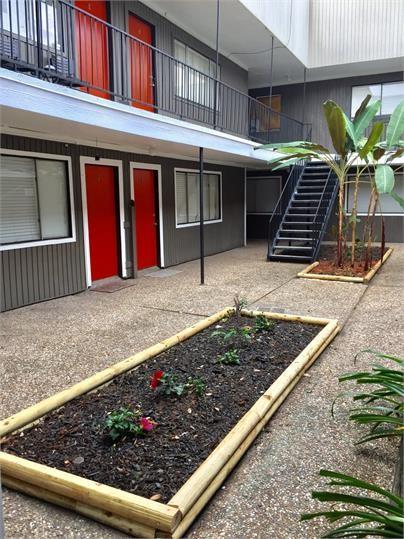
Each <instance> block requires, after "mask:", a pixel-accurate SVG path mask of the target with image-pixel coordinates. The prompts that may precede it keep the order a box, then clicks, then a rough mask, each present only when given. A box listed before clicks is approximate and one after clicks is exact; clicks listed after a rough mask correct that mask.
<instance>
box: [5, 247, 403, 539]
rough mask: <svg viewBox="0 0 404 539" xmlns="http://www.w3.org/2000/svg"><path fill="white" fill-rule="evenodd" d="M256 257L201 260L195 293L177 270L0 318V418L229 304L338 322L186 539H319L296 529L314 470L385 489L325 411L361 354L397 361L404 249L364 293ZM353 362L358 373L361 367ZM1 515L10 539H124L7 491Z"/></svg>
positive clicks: (185, 272)
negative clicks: (378, 353)
mask: <svg viewBox="0 0 404 539" xmlns="http://www.w3.org/2000/svg"><path fill="white" fill-rule="evenodd" d="M265 256H266V246H265V244H263V243H260V242H257V243H253V244H251V245H249V246H248V247H247V248H244V249H235V250H233V251H229V252H227V253H222V254H219V255H215V256H212V257H209V258H208V259H207V261H206V274H207V278H206V282H207V285H206V286H203V287H201V286H199V285H198V282H199V273H198V271H199V266H198V262H197V261H194V262H189V263H186V264H182V265H180V266H178V267H176V268H175V269H176V270H178V273H175V274H173V275H171V276H169V277H164V278H157V277H150V276H146V275H143V276H142V277H140V278H139V279H138V280H137V281H136V283H135V284H134V286H131V287H129V288H126V289H123V290H120V291H118V292H115V293H113V294H106V293H95V292H91V291H87V292H84V293H81V294H78V295H76V296H70V297H66V298H61V299H58V300H54V301H50V302H46V303H42V304H37V305H33V306H30V307H26V308H23V309H19V310H16V311H11V312H8V313H3V315H2V316H1V334H2V337H3V338H2V343H3V344H2V346H1V354H2V356H3V365H4V367H3V376H2V384H1V386H2V387H1V389H2V399H1V407H2V411H1V416H2V417H4V416H6V415H9V414H10V413H13V412H15V411H18V410H20V409H21V408H23V407H26V406H28V405H29V404H32V403H35V402H37V401H38V400H40V399H42V398H44V397H46V396H48V395H51V394H54V393H55V392H56V391H59V390H61V389H64V388H65V387H67V386H69V385H71V384H73V383H75V382H77V381H79V380H81V379H83V378H84V377H87V376H89V375H91V374H93V373H94V372H96V371H98V370H101V369H102V368H105V367H106V366H108V365H110V364H112V363H115V362H116V361H118V360H120V359H123V358H124V357H127V356H129V355H131V354H133V353H135V352H137V351H139V350H141V349H143V348H145V347H146V346H149V345H151V344H153V343H155V342H157V341H158V340H161V339H162V338H165V337H168V336H170V335H172V334H173V333H175V332H177V331H179V330H180V329H182V328H184V327H186V326H188V325H190V324H192V323H193V322H195V321H197V320H199V319H200V318H201V316H204V315H209V314H211V313H213V312H215V311H217V310H219V309H221V308H223V307H225V306H227V305H231V304H232V301H233V297H234V294H236V293H239V294H240V296H242V297H246V298H247V299H248V301H249V302H250V304H251V305H253V306H261V307H270V308H271V310H277V309H278V310H280V311H282V312H292V313H296V314H311V315H317V316H329V317H338V318H339V319H340V320H341V321H343V322H346V325H345V327H344V330H343V332H342V333H341V335H340V336H339V337H338V338H337V339H336V340H335V341H334V343H333V344H332V345H331V346H330V347H329V348H328V349H327V351H326V352H325V353H324V354H323V355H322V356H321V358H320V359H319V360H318V361H317V362H316V364H315V365H314V366H313V368H312V369H311V371H310V376H308V377H305V378H304V379H303V380H302V381H301V383H300V385H299V387H298V388H297V389H296V390H295V391H294V392H292V394H291V395H290V396H289V397H288V399H287V400H286V401H285V403H284V404H283V405H282V407H281V408H280V410H279V411H278V412H277V414H276V415H275V416H274V418H273V419H272V421H271V423H270V426H269V427H267V428H266V429H265V432H263V433H262V434H261V436H260V437H259V438H258V440H257V442H256V443H255V445H254V447H253V448H251V449H250V451H249V452H248V454H247V455H246V456H245V458H244V459H243V460H242V462H241V464H240V465H239V466H238V468H237V470H236V471H235V472H234V473H233V474H232V476H231V477H230V478H229V479H228V481H227V482H226V484H225V486H224V488H223V489H221V491H220V493H219V494H218V495H217V496H216V497H215V498H214V500H213V501H212V502H211V503H210V505H209V506H208V507H207V509H206V510H205V512H204V513H203V515H202V516H201V518H200V519H199V520H198V521H197V522H196V524H195V525H194V527H193V529H192V531H191V532H190V536H191V537H193V538H195V539H196V538H201V539H205V538H213V537H218V536H223V537H232V538H237V537H239V538H252V537H259V538H265V537H277V538H289V537H290V538H292V537H293V538H300V537H302V538H303V537H316V536H318V532H319V529H321V526H320V527H318V524H313V523H312V524H310V525H307V524H306V525H304V526H303V525H301V524H299V522H298V515H299V514H300V512H302V511H306V510H311V509H312V508H313V502H312V501H311V499H310V490H311V489H312V488H317V487H318V486H319V484H320V481H319V478H318V476H317V472H318V470H319V469H320V468H321V467H330V468H334V469H338V468H339V469H342V470H344V471H346V472H348V473H349V472H354V473H355V472H357V473H358V475H359V474H361V475H362V477H364V478H365V479H366V478H368V479H369V478H370V479H380V481H381V483H382V484H385V485H387V484H388V482H389V481H390V477H391V470H392V466H393V461H394V448H393V447H392V446H391V444H388V443H375V444H374V448H375V450H374V451H373V449H372V451H370V449H369V448H367V449H362V450H361V451H359V450H357V449H354V447H353V444H352V437H354V436H355V435H356V434H357V433H356V430H355V429H354V428H353V427H352V426H349V425H348V424H347V421H346V418H345V417H344V415H343V413H342V411H343V410H344V406H345V405H344V404H341V414H340V417H338V418H337V420H332V419H331V417H330V413H329V409H330V403H331V402H332V400H333V398H334V396H335V395H336V394H337V393H338V391H339V388H338V384H337V381H336V379H337V376H338V374H340V373H341V372H343V371H345V370H349V369H351V368H352V366H353V364H352V361H353V356H354V354H355V353H357V352H358V351H359V350H361V349H363V348H365V347H369V346H373V347H374V348H377V349H379V350H383V351H386V352H391V353H402V341H401V342H400V339H399V335H400V331H401V335H402V334H403V321H402V320H401V319H400V317H399V313H400V310H399V309H400V307H401V304H402V299H403V298H402V293H403V292H402V291H403V286H402V285H403V282H402V269H401V268H402V267H403V259H404V249H403V248H402V246H398V247H397V249H396V252H395V253H394V254H393V256H392V257H391V258H390V259H389V261H388V262H387V263H386V265H385V266H384V267H383V268H382V270H381V272H380V274H379V275H377V276H376V277H375V279H374V280H373V281H372V283H371V285H370V286H364V285H356V284H349V283H328V282H317V283H315V282H313V281H306V280H302V279H296V278H295V275H296V273H297V272H298V271H299V270H300V269H301V268H302V267H304V266H303V265H300V264H284V263H282V264H280V263H267V262H266V259H265ZM400 348H401V349H400ZM360 361H361V362H362V363H359V366H360V365H361V364H362V365H364V364H366V362H367V360H366V358H361V360H360ZM320 382H321V383H320ZM375 460H376V461H377V470H378V474H377V475H378V477H375V474H374V470H375ZM4 513H5V523H6V533H7V537H9V538H11V539H17V538H18V539H19V538H24V539H25V538H53V537H72V538H82V537H85V538H86V539H87V538H89V539H93V538H94V539H95V538H101V537H102V538H104V537H105V538H109V537H123V535H122V534H120V533H118V532H116V531H114V530H111V529H109V528H107V527H104V526H101V525H98V524H97V523H94V522H92V521H90V520H88V519H84V518H81V517H79V516H78V515H76V514H73V513H70V512H68V511H64V510H62V509H60V508H56V507H54V506H52V505H49V504H45V503H42V502H40V501H37V500H33V499H31V498H28V497H25V496H22V495H19V494H17V493H14V492H10V491H7V490H6V491H5V492H4ZM316 534H317V535H316Z"/></svg>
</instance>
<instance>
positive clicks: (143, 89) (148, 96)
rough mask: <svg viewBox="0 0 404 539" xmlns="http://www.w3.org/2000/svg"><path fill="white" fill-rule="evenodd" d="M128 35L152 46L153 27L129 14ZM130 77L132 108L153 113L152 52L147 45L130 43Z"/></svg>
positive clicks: (135, 42)
mask: <svg viewBox="0 0 404 539" xmlns="http://www.w3.org/2000/svg"><path fill="white" fill-rule="evenodd" d="M129 33H130V35H132V36H133V37H136V38H137V39H139V40H140V41H143V42H144V43H147V44H148V45H153V27H152V26H151V25H150V24H148V23H147V22H145V21H142V20H141V19H139V18H138V17H136V16H135V15H133V13H129ZM130 73H131V74H130V76H131V91H132V98H133V99H134V100H136V101H132V105H133V106H134V107H138V108H140V109H144V110H150V111H151V112H153V111H154V107H153V106H152V105H154V83H153V52H152V49H150V47H148V46H147V45H142V44H141V43H138V42H137V41H134V40H131V41H130Z"/></svg>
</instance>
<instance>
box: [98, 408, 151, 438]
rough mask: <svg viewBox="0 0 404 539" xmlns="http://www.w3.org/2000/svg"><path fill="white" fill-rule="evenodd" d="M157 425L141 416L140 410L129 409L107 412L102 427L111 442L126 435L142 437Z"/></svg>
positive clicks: (148, 418)
mask: <svg viewBox="0 0 404 539" xmlns="http://www.w3.org/2000/svg"><path fill="white" fill-rule="evenodd" d="M156 425H157V423H156V422H155V421H153V420H152V419H150V417H145V416H143V415H142V412H141V411H140V410H136V411H132V410H130V409H129V408H119V410H115V411H113V412H109V413H108V416H107V419H106V420H105V423H104V426H105V428H106V429H107V431H108V436H109V437H110V438H111V439H112V441H113V442H115V440H117V439H118V438H122V437H123V436H126V435H128V434H136V435H142V434H146V433H147V432H150V431H152V430H153V429H154V428H155V427H156Z"/></svg>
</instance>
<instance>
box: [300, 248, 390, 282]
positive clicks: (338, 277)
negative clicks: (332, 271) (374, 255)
mask: <svg viewBox="0 0 404 539" xmlns="http://www.w3.org/2000/svg"><path fill="white" fill-rule="evenodd" d="M392 252H393V248H392V247H390V248H389V249H387V251H386V252H385V253H384V256H383V260H379V261H378V262H377V263H376V264H375V265H374V266H373V268H372V269H371V270H369V271H368V273H367V274H366V275H365V276H364V277H349V276H348V275H328V274H321V273H310V272H311V270H312V269H314V268H315V267H316V266H318V265H319V262H313V264H310V266H307V268H305V269H304V270H302V271H300V272H299V273H298V274H297V276H298V277H301V278H303V279H316V280H318V281H339V282H343V283H362V284H367V283H368V282H369V281H370V280H371V279H372V278H373V277H374V276H375V274H376V272H377V271H378V270H379V269H380V268H381V266H382V265H383V264H384V263H385V262H386V260H387V259H388V258H389V256H390V255H391V253H392Z"/></svg>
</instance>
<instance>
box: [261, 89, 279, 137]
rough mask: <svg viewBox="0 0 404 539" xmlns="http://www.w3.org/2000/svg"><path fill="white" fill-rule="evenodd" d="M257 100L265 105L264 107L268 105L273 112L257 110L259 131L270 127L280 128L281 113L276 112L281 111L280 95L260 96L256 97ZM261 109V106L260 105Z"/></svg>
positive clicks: (267, 129)
mask: <svg viewBox="0 0 404 539" xmlns="http://www.w3.org/2000/svg"><path fill="white" fill-rule="evenodd" d="M257 101H259V102H260V103H262V104H263V105H265V106H266V107H270V108H271V109H272V110H273V111H274V112H271V113H267V111H266V109H265V111H263V110H259V112H258V119H259V120H260V122H259V124H260V125H259V131H260V132H264V131H269V130H270V129H280V128H281V115H280V114H278V113H280V112H281V96H280V95H273V96H272V97H270V96H269V95H268V96H262V97H257ZM260 109H262V107H260Z"/></svg>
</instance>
